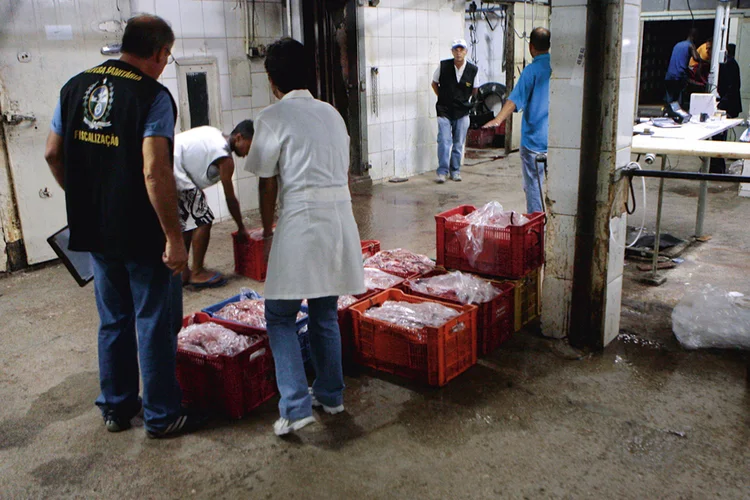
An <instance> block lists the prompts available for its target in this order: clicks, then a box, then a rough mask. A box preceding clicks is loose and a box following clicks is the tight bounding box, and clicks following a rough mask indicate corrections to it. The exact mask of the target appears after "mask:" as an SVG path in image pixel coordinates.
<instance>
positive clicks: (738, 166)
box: [727, 160, 745, 175]
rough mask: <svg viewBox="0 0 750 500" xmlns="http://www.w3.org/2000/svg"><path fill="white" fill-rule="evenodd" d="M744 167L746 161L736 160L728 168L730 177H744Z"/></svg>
mask: <svg viewBox="0 0 750 500" xmlns="http://www.w3.org/2000/svg"><path fill="white" fill-rule="evenodd" d="M744 167H745V160H735V161H733V162H732V164H731V165H729V167H727V173H728V174H730V175H742V171H743V169H744Z"/></svg>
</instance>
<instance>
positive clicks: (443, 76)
mask: <svg viewBox="0 0 750 500" xmlns="http://www.w3.org/2000/svg"><path fill="white" fill-rule="evenodd" d="M451 52H452V53H453V59H446V60H444V61H440V66H438V68H437V69H436V70H435V74H434V75H433V76H432V90H433V91H434V92H435V95H436V96H437V97H438V99H437V104H436V108H437V115H438V169H437V178H436V179H435V181H436V182H437V183H438V184H442V183H444V182H445V180H446V177H447V175H448V174H450V177H451V180H454V181H460V180H461V157H462V156H463V152H464V143H465V142H466V133H467V132H468V131H469V111H470V110H471V104H470V103H469V99H470V98H471V95H472V94H473V93H474V78H476V76H477V67H476V66H474V65H473V64H471V63H470V62H469V61H467V60H466V41H465V40H461V39H459V40H454V41H453V43H452V44H451Z"/></svg>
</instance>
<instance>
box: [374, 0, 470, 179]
mask: <svg viewBox="0 0 750 500" xmlns="http://www.w3.org/2000/svg"><path fill="white" fill-rule="evenodd" d="M464 6H465V5H464V3H463V2H453V1H446V0H381V2H380V5H378V7H365V11H364V22H365V59H366V65H367V71H366V72H367V134H368V135H367V139H368V144H369V161H370V163H371V165H372V169H371V170H370V175H371V177H372V178H373V179H374V180H380V179H388V178H391V177H406V176H410V175H414V174H419V173H423V172H428V171H432V170H434V169H436V168H437V145H436V144H437V142H436V141H437V114H436V112H435V102H436V100H437V98H436V97H435V94H434V93H433V91H432V89H431V88H430V84H431V82H432V74H433V72H434V71H435V69H436V68H437V66H438V64H439V62H440V60H441V59H447V58H450V57H452V56H451V52H450V44H451V41H452V40H454V39H456V38H462V37H463V36H464ZM373 67H375V68H377V69H378V75H377V77H376V78H377V81H376V82H373V79H372V71H371V69H372V68H373ZM374 83H376V85H377V92H376V91H375V90H376V89H375V87H374V85H373V84H374ZM374 104H375V105H376V107H377V113H376V112H375V107H374V106H373V105H374Z"/></svg>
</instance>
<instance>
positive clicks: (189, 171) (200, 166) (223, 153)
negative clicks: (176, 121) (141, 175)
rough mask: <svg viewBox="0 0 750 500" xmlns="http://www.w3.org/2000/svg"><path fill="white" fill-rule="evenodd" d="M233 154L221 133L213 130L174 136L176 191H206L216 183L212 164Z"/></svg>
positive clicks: (194, 131)
mask: <svg viewBox="0 0 750 500" xmlns="http://www.w3.org/2000/svg"><path fill="white" fill-rule="evenodd" d="M231 154H232V152H231V150H230V149H229V143H228V142H227V140H226V138H225V137H224V134H222V133H221V130H219V129H217V128H214V127H208V126H204V127H195V128H193V129H190V130H187V131H185V132H181V133H179V134H177V135H176V136H175V137H174V177H175V181H176V182H177V189H178V190H179V191H187V190H189V189H194V188H196V187H197V188H199V189H205V188H207V187H209V186H213V185H214V184H216V183H217V182H219V167H217V166H216V165H214V164H213V163H214V162H216V161H217V160H219V159H221V158H226V157H227V156H230V155H231Z"/></svg>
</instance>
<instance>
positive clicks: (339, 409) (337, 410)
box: [307, 387, 344, 415]
mask: <svg viewBox="0 0 750 500" xmlns="http://www.w3.org/2000/svg"><path fill="white" fill-rule="evenodd" d="M307 390H308V391H309V392H310V397H312V407H313V408H323V411H324V412H326V413H328V414H329V415H336V414H337V413H341V412H342V411H344V405H338V406H326V405H324V404H323V403H321V402H320V401H318V398H316V397H315V394H313V391H312V387H309V388H308V389H307Z"/></svg>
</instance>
